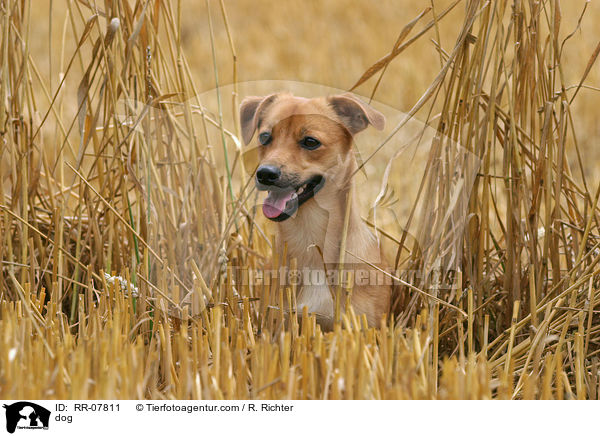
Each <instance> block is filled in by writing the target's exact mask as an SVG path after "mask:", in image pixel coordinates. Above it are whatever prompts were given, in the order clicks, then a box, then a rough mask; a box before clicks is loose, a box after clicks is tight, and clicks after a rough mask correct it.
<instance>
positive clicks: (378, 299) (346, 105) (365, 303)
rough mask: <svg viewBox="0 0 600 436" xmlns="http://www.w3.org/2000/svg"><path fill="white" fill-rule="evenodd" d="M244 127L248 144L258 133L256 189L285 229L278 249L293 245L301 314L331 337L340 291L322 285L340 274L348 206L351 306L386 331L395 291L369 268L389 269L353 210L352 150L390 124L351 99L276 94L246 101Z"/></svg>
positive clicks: (242, 111)
mask: <svg viewBox="0 0 600 436" xmlns="http://www.w3.org/2000/svg"><path fill="white" fill-rule="evenodd" d="M240 121H241V126H242V136H243V140H244V142H245V143H246V144H248V143H249V142H250V141H251V139H252V137H253V136H254V133H255V132H258V135H257V139H258V143H259V152H258V155H259V160H260V164H259V166H258V169H257V171H256V186H257V188H258V189H259V190H264V191H267V192H268V196H267V198H266V199H265V201H264V203H263V213H264V215H265V216H266V217H267V218H269V219H270V220H273V221H277V222H278V223H279V243H280V244H281V246H283V244H284V243H287V247H288V253H289V257H290V258H296V259H297V265H298V270H299V272H300V273H301V274H300V275H301V283H300V285H301V286H300V287H299V288H298V289H299V292H298V295H297V297H296V301H297V304H298V310H299V311H300V312H301V310H302V308H303V307H305V306H306V307H307V308H308V311H309V312H310V313H313V314H315V315H316V317H317V320H318V321H319V324H320V325H321V326H322V327H323V328H324V329H331V327H332V325H333V321H334V312H335V303H334V298H333V295H335V292H332V288H333V289H336V287H337V284H336V283H333V284H332V283H330V282H328V281H327V280H323V278H324V277H332V275H331V272H332V271H339V260H340V246H341V241H342V233H343V228H344V219H345V214H346V207H347V206H346V201H347V199H348V201H350V202H351V204H350V205H349V219H348V231H347V240H346V250H345V254H344V264H343V265H342V266H343V269H344V270H346V271H348V270H352V271H354V278H355V281H354V282H355V285H354V289H353V291H352V299H351V304H352V307H353V308H354V311H355V313H357V314H359V315H361V314H365V315H366V318H367V321H368V323H369V325H370V326H377V325H379V323H380V322H381V320H382V319H383V318H384V316H385V315H386V314H387V313H388V311H389V306H390V293H391V286H390V285H389V284H385V283H383V284H382V281H381V280H380V279H381V273H380V272H379V271H378V270H377V269H375V268H373V267H372V266H369V264H371V265H377V266H378V267H379V268H385V262H383V256H382V253H381V249H380V246H379V243H378V240H377V238H376V237H375V235H373V233H371V231H370V230H369V228H368V227H367V226H366V224H365V223H364V222H363V221H362V219H361V217H360V215H359V213H358V211H357V210H356V208H355V207H354V199H353V198H352V197H353V190H351V187H352V184H353V175H354V173H355V171H356V169H357V164H356V160H355V157H354V153H353V150H352V142H353V136H354V135H355V134H356V133H358V132H360V131H362V130H364V129H365V128H366V127H367V126H368V125H369V124H371V125H373V126H374V127H375V128H376V129H379V130H381V129H383V127H384V124H385V117H384V116H383V115H382V114H381V113H379V112H377V111H376V110H375V109H373V108H372V107H370V106H368V105H366V104H364V103H363V102H361V101H360V100H358V99H357V98H355V97H354V96H352V95H351V94H343V95H335V96H331V97H327V98H324V97H320V98H313V99H306V98H301V97H295V96H293V95H290V94H272V95H269V96H266V97H248V98H246V99H244V101H243V102H242V104H241V106H240ZM317 247H318V248H317ZM354 254H356V256H354ZM364 261H366V263H365V262H364ZM307 272H308V274H307ZM315 272H316V273H317V274H313V273H315ZM373 272H376V273H377V274H373ZM319 273H324V274H319ZM375 276H377V278H376V279H375V280H374V277H375ZM342 299H343V298H342ZM341 304H342V307H343V301H342V302H341Z"/></svg>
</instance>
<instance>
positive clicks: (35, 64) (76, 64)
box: [0, 0, 600, 399]
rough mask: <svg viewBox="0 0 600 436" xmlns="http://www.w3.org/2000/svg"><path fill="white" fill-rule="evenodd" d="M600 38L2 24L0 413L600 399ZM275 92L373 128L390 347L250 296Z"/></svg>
mask: <svg viewBox="0 0 600 436" xmlns="http://www.w3.org/2000/svg"><path fill="white" fill-rule="evenodd" d="M48 7H49V8H50V9H46V8H48ZM598 17H600V8H599V7H598V5H597V4H595V3H587V2H583V1H582V2H577V1H573V2H571V1H569V2H566V1H550V0H548V1H533V0H528V1H502V0H501V1H497V2H496V1H492V2H486V1H482V0H462V1H461V0H456V1H431V2H417V1H402V2H400V1H383V2H377V3H372V2H350V1H345V0H344V1H336V2H318V1H314V2H313V1H310V2H305V1H303V2H300V1H290V2H277V3H275V2H274V3H271V2H255V1H246V0H239V1H232V2H225V1H218V0H207V1H206V2H204V3H202V2H194V3H193V4H192V3H191V2H184V1H176V0H154V1H150V2H142V1H133V0H129V1H114V0H113V1H109V0H106V1H97V2H93V1H87V0H81V1H74V0H71V1H67V0H64V1H59V0H53V1H51V2H49V3H48V4H44V7H40V6H39V4H38V3H36V2H33V1H30V0H24V1H17V0H0V19H1V21H2V26H0V29H1V30H0V61H1V63H0V68H1V69H0V138H1V149H0V159H1V161H0V231H1V233H0V238H1V241H0V397H2V398H44V399H86V398H90V399H91V398H94V399H108V398H123V399H133V398H176V399H199V398H203V399H246V398H255V399H283V398H291V399H342V398H343V399H395V398H397V399H431V398H440V399H457V398H469V399H488V398H580V399H585V398H594V399H596V398H598V396H599V390H598V389H599V383H600V378H599V372H598V371H599V369H600V356H599V353H600V347H599V341H600V328H599V327H598V323H597V321H598V313H597V312H598V309H596V307H597V306H598V300H600V295H599V294H600V286H599V284H600V279H599V277H598V272H600V266H599V265H598V262H599V261H600V228H599V225H600V224H599V221H598V218H599V213H598V212H599V208H598V206H599V205H598V198H599V195H600V186H599V182H600V177H599V174H598V172H597V161H598V157H599V156H598V153H599V152H598V149H597V147H596V144H595V142H596V138H597V137H598V134H599V133H600V132H599V131H598V129H599V127H598V123H597V122H596V116H597V114H598V104H597V103H598V99H597V98H598V88H597V87H598V83H599V81H600V73H599V69H598V65H597V64H596V58H597V56H598V54H599V52H600V45H598V44H599V42H598V40H597V39H595V38H596V36H595V35H596V33H595V32H594V23H595V20H597V18H598ZM257 80H262V81H265V80H267V82H254V81H257ZM277 80H287V81H290V82H277ZM291 81H293V82H291ZM269 87H271V88H269ZM281 87H287V88H292V89H293V90H295V91H297V92H300V93H301V92H302V91H305V93H309V94H310V93H318V92H320V91H322V90H323V89H330V90H331V89H342V90H349V89H353V90H354V92H356V93H357V94H360V95H362V96H363V98H364V99H365V100H369V99H370V98H372V99H373V104H374V105H375V107H377V108H379V109H381V110H382V111H383V112H384V113H385V114H386V115H387V116H388V128H387V130H386V131H385V132H384V133H383V134H382V135H381V136H377V135H375V134H373V133H365V134H364V135H363V137H360V138H357V151H358V153H359V154H360V159H361V160H360V161H361V162H363V163H364V171H361V172H360V173H357V176H356V177H357V180H358V183H360V187H361V188H360V191H359V200H360V205H361V208H362V210H363V211H364V213H363V216H364V219H365V220H366V221H367V222H368V223H370V225H371V226H372V227H373V229H374V231H375V232H377V233H378V235H379V237H380V238H381V240H382V241H384V245H385V247H386V252H387V253H388V258H389V260H390V262H392V264H393V265H394V266H395V273H394V275H395V276H398V280H397V279H394V280H395V281H394V283H395V289H394V299H393V308H392V313H391V314H390V317H389V318H390V319H389V320H388V322H387V323H383V324H382V325H381V327H380V328H377V329H374V328H367V327H366V325H365V323H364V320H362V319H360V318H359V317H356V316H355V315H354V313H352V311H348V312H346V313H342V314H341V316H340V318H339V319H338V320H337V322H336V326H335V328H334V330H333V331H332V332H328V333H323V332H322V331H321V329H320V328H319V327H318V325H317V324H316V322H315V320H314V318H313V317H311V316H309V314H307V313H295V314H294V315H293V316H291V317H290V319H289V320H286V319H285V317H284V314H283V311H282V310H280V308H281V307H282V306H283V303H284V301H289V302H290V303H291V304H292V305H293V304H294V294H295V291H296V290H295V289H293V288H290V287H286V286H281V285H280V282H279V280H278V278H277V277H272V276H270V275H269V274H265V275H264V277H262V280H256V277H255V274H256V273H257V272H260V271H263V270H264V269H265V265H267V264H268V263H269V262H271V259H273V262H275V266H280V265H279V264H278V259H279V257H278V254H279V253H273V251H274V249H273V247H274V241H273V237H272V232H273V226H272V225H271V224H269V223H267V222H266V220H265V219H264V217H262V216H261V215H262V214H261V213H259V212H257V208H256V205H257V204H260V196H258V193H257V192H256V191H255V190H254V187H253V183H252V182H251V180H252V173H253V170H254V168H255V167H254V165H255V164H256V160H255V156H254V154H253V152H252V148H245V147H242V146H241V144H240V139H238V138H240V135H239V124H238V122H237V120H236V119H237V107H238V104H239V101H240V99H241V97H243V96H245V95H247V94H249V93H250V92H255V91H266V90H269V89H271V91H274V90H277V89H280V88H281ZM273 88H275V89H273ZM258 210H260V208H259V209H258ZM340 237H341V238H342V239H343V235H341V236H340ZM440 269H441V270H442V271H443V272H452V273H453V274H451V275H449V276H445V277H446V279H447V280H446V282H445V284H447V285H449V286H445V287H440V286H439V281H438V280H436V275H435V274H434V273H435V272H436V271H439V270H440ZM406 272H412V273H409V274H406ZM415 272H418V274H416V273H415ZM400 279H401V280H400ZM336 291H337V292H336V293H334V294H335V295H336V296H337V298H338V299H345V298H348V296H349V295H350V294H351V292H352V287H351V286H346V287H344V288H343V289H342V288H338V289H337V290H336ZM338 303H339V301H338Z"/></svg>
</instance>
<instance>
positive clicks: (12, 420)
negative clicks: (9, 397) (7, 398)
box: [4, 401, 50, 433]
mask: <svg viewBox="0 0 600 436" xmlns="http://www.w3.org/2000/svg"><path fill="white" fill-rule="evenodd" d="M4 408H5V409H6V431H8V432H9V433H14V432H15V430H16V429H17V428H18V429H29V430H33V429H44V430H47V429H48V423H49V422H50V411H49V410H48V409H46V408H44V407H42V406H38V405H37V404H35V403H31V402H29V401H19V402H17V403H13V404H10V405H8V404H5V405H4Z"/></svg>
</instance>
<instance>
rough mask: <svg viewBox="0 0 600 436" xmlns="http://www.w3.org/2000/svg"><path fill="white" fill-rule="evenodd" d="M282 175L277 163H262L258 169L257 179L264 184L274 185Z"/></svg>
mask: <svg viewBox="0 0 600 436" xmlns="http://www.w3.org/2000/svg"><path fill="white" fill-rule="evenodd" d="M279 176H281V170H280V169H279V168H278V167H276V166H275V165H261V166H260V167H258V170H256V180H258V181H259V183H262V184H263V185H272V184H273V183H275V182H276V181H277V179H279Z"/></svg>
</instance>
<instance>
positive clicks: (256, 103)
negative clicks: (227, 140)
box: [240, 94, 277, 145]
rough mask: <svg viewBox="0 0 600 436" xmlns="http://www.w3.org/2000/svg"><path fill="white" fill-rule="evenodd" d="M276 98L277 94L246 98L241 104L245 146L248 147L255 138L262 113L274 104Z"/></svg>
mask: <svg viewBox="0 0 600 436" xmlns="http://www.w3.org/2000/svg"><path fill="white" fill-rule="evenodd" d="M276 97H277V94H271V95H267V96H266V97H246V98H245V99H243V100H242V103H241V104H240V125H241V127H242V139H243V140H244V144H246V145H247V144H248V143H249V142H250V140H251V139H252V137H253V136H254V131H255V130H256V127H257V126H258V122H259V118H260V113H261V112H262V111H263V110H264V109H265V108H266V107H267V106H268V105H270V104H271V103H273V101H275V98H276Z"/></svg>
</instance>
